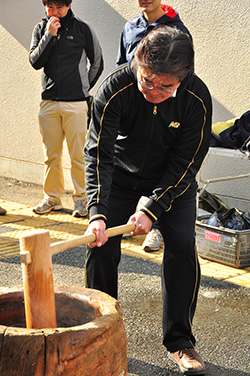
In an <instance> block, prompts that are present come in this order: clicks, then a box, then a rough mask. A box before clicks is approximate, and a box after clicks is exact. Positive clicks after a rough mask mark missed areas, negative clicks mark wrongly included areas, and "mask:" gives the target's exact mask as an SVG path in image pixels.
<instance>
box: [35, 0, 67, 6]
mask: <svg viewBox="0 0 250 376" xmlns="http://www.w3.org/2000/svg"><path fill="white" fill-rule="evenodd" d="M42 2H43V5H44V6H46V5H51V4H57V5H66V6H67V7H68V6H69V5H70V4H71V3H72V0H42Z"/></svg>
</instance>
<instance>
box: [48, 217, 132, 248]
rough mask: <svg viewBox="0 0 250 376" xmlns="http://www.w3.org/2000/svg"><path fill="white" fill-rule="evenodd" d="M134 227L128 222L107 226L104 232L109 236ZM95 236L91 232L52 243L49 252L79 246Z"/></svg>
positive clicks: (92, 239)
mask: <svg viewBox="0 0 250 376" xmlns="http://www.w3.org/2000/svg"><path fill="white" fill-rule="evenodd" d="M134 229H135V224H134V223H129V224H126V225H121V226H116V227H111V228H108V229H107V230H106V233H107V235H108V237H109V238H110V237H112V236H117V235H122V234H125V233H128V232H131V231H133V230H134ZM95 238H96V235H95V234H94V233H93V234H89V235H83V236H79V237H78V238H75V239H71V240H66V241H62V242H57V243H53V244H51V253H52V255H55V254H56V253H60V252H63V251H66V250H67V249H70V248H74V247H79V246H80V245H83V244H88V243H92V242H94V241H95Z"/></svg>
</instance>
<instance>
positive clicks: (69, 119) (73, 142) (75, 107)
mask: <svg viewBox="0 0 250 376" xmlns="http://www.w3.org/2000/svg"><path fill="white" fill-rule="evenodd" d="M87 113H88V105H87V102H86V101H81V102H56V101H51V100H42V101H41V104H40V111H39V125H40V132H41V135H42V141H43V146H44V155H45V176H44V185H43V190H44V196H45V198H49V199H50V200H51V201H53V202H56V201H58V200H59V199H60V197H61V195H62V194H63V192H64V177H63V169H62V152H63V141H64V139H65V138H66V142H67V147H68V151H69V155H70V160H71V179H72V182H73V186H74V193H73V200H74V202H75V201H77V200H78V199H79V198H85V197H86V193H85V161H84V156H83V148H84V143H85V137H86V133H87Z"/></svg>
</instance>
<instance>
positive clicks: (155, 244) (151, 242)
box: [142, 228, 163, 252]
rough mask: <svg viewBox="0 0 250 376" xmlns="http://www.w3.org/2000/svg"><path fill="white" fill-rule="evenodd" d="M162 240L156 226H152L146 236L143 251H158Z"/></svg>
mask: <svg viewBox="0 0 250 376" xmlns="http://www.w3.org/2000/svg"><path fill="white" fill-rule="evenodd" d="M162 241H163V237H162V234H161V232H160V230H158V228H152V230H151V231H150V232H149V233H148V235H147V236H146V238H145V240H144V242H143V244H142V248H143V249H144V251H145V252H152V251H158V250H159V249H160V247H161V242H162Z"/></svg>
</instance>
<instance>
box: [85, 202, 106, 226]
mask: <svg viewBox="0 0 250 376" xmlns="http://www.w3.org/2000/svg"><path fill="white" fill-rule="evenodd" d="M88 211H89V223H90V222H93V221H95V220H97V219H102V220H103V221H105V222H106V223H107V209H106V208H105V207H104V206H102V205H96V206H95V205H93V206H91V207H90V208H88Z"/></svg>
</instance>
